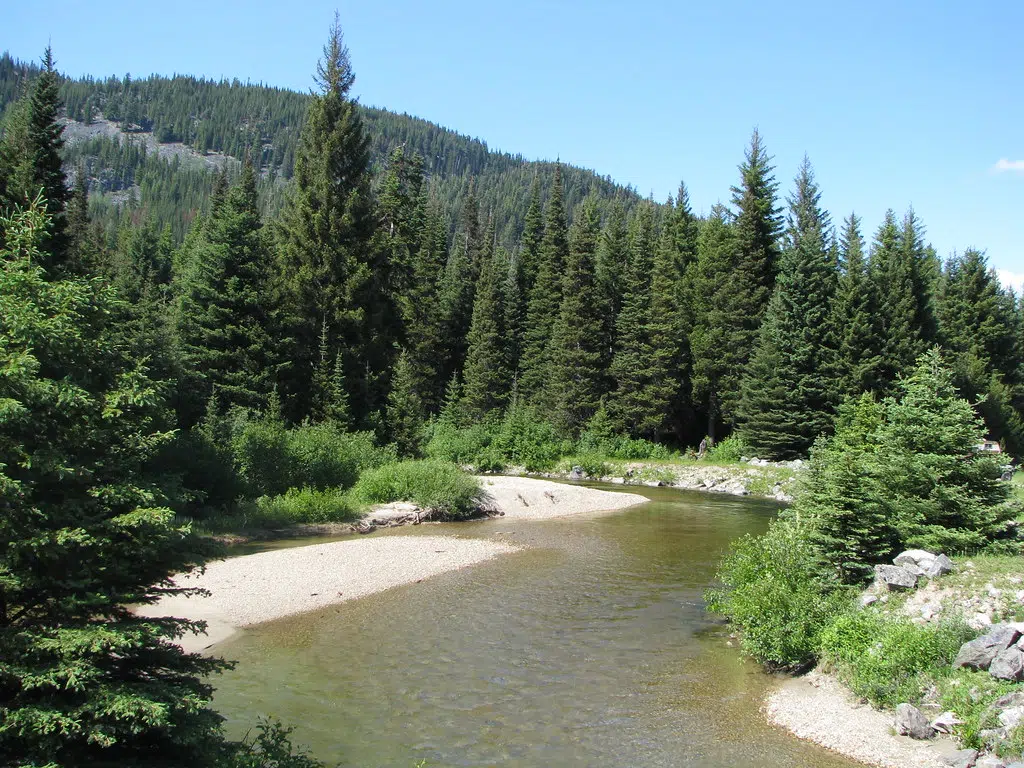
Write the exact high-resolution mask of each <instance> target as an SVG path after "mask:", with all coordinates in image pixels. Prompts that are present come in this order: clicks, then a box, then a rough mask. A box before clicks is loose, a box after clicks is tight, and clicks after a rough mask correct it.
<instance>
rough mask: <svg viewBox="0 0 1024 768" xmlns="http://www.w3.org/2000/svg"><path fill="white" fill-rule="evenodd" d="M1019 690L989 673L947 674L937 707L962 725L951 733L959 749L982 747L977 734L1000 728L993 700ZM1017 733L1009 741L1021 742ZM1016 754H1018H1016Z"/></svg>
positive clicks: (940, 689)
mask: <svg viewBox="0 0 1024 768" xmlns="http://www.w3.org/2000/svg"><path fill="white" fill-rule="evenodd" d="M1018 688H1019V686H1016V685H1013V684H1012V683H1008V682H1005V681H1002V680H997V679H996V678H994V677H992V675H990V674H989V673H988V672H971V671H969V670H966V669H958V670H955V671H950V672H949V673H948V674H947V675H946V676H945V677H943V678H942V679H940V680H939V684H938V689H939V706H941V707H942V708H943V710H948V711H950V712H955V713H956V716H957V717H958V718H959V719H960V720H962V721H963V722H962V723H961V724H960V725H958V726H956V728H955V729H954V733H955V734H956V736H957V738H958V739H959V740H960V742H961V743H962V745H963V746H964V747H966V748H970V749H980V748H981V747H982V746H984V744H983V743H982V739H981V737H980V736H979V734H980V732H981V731H983V730H986V729H988V728H996V727H998V726H999V719H998V712H997V710H996V709H995V708H994V707H993V706H992V704H993V703H994V702H995V700H996V699H998V698H999V697H1000V696H1004V695H1005V694H1007V693H1010V692H1012V691H1014V690H1017V689H1018ZM1017 731H1018V733H1015V734H1011V737H1015V738H1016V739H1017V740H1019V739H1020V735H1021V734H1020V733H1019V731H1020V729H1017ZM1016 754H1018V755H1019V754H1021V751H1020V750H1018V751H1017V752H1016Z"/></svg>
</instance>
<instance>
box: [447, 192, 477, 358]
mask: <svg viewBox="0 0 1024 768" xmlns="http://www.w3.org/2000/svg"><path fill="white" fill-rule="evenodd" d="M481 240H482V238H481V237H480V206H479V205H478V204H477V202H476V197H474V195H473V189H472V185H470V190H469V194H468V196H467V198H466V201H465V204H464V205H463V208H462V215H461V217H460V223H459V230H458V232H457V233H456V235H455V244H454V245H453V247H452V249H451V251H450V253H449V256H448V263H447V264H446V265H445V271H444V285H443V286H442V288H441V314H442V316H443V317H444V322H445V338H446V342H447V345H448V351H447V354H446V356H445V363H446V364H445V367H444V369H443V371H442V376H443V377H444V378H447V377H450V376H451V374H452V373H457V372H459V371H461V370H462V367H463V366H464V365H465V361H466V354H467V344H468V341H467V339H468V336H469V330H470V326H471V324H472V322H473V303H474V291H475V290H476V280H477V277H478V276H479V267H480V255H479V254H480V246H481Z"/></svg>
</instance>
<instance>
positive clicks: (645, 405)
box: [608, 203, 665, 435]
mask: <svg viewBox="0 0 1024 768" xmlns="http://www.w3.org/2000/svg"><path fill="white" fill-rule="evenodd" d="M629 246H630V253H629V263H628V264H627V265H626V273H625V276H624V280H623V287H624V290H623V300H622V311H620V312H619V316H618V318H616V324H615V326H616V327H615V356H614V357H613V358H612V366H611V375H612V378H613V379H614V381H615V389H614V390H613V391H612V392H611V394H610V396H609V402H608V410H609V413H610V415H611V418H612V421H613V423H614V424H615V425H616V427H617V428H618V429H619V430H620V431H621V432H626V433H628V434H630V435H641V434H643V435H649V434H650V433H651V431H652V429H653V428H654V427H653V424H652V421H653V420H655V419H658V418H661V419H663V418H664V416H665V414H664V413H663V412H661V413H658V412H657V411H658V406H659V405H660V403H651V402H649V400H648V395H649V392H648V391H647V385H648V383H649V370H648V366H649V365H650V362H651V359H650V358H651V355H650V352H651V342H650V336H649V332H650V322H651V270H652V264H653V262H654V251H655V249H656V244H655V235H654V206H653V205H652V204H651V203H646V204H644V205H641V206H640V207H639V208H638V209H637V212H636V216H635V217H634V219H633V221H632V222H631V226H630V243H629Z"/></svg>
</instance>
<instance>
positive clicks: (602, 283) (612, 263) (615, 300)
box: [594, 203, 629, 390]
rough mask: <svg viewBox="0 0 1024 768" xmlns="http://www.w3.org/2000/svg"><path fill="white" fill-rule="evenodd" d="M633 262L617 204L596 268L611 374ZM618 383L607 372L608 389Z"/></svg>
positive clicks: (604, 352) (604, 358) (604, 362)
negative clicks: (628, 266)
mask: <svg viewBox="0 0 1024 768" xmlns="http://www.w3.org/2000/svg"><path fill="white" fill-rule="evenodd" d="M628 261H629V232H628V230H627V228H626V214H625V211H624V210H623V207H622V205H621V203H615V204H614V205H613V206H612V209H611V212H610V213H609V215H608V220H607V221H606V222H605V226H604V229H603V230H602V232H601V239H600V242H599V243H598V248H597V262H596V264H595V267H594V271H595V276H596V280H597V289H598V291H597V300H598V302H599V304H600V307H601V315H602V318H603V320H602V323H601V369H602V370H604V371H606V372H607V371H609V370H610V369H611V364H612V356H613V353H614V350H615V321H616V319H617V318H618V316H619V312H620V311H621V309H622V290H623V286H622V281H623V277H624V275H625V271H626V263H627V262H628ZM612 386H614V382H613V381H612V380H611V378H610V377H609V376H608V374H607V373H606V375H605V385H604V389H605V390H609V389H611V387H612Z"/></svg>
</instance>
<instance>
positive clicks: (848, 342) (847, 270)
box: [832, 213, 881, 395]
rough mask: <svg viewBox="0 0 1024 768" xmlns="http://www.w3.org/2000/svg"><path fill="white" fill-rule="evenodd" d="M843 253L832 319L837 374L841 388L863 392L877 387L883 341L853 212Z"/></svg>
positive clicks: (845, 231)
mask: <svg viewBox="0 0 1024 768" xmlns="http://www.w3.org/2000/svg"><path fill="white" fill-rule="evenodd" d="M839 254H840V255H839V258H840V264H841V268H842V271H841V274H840V277H839V285H838V287H837V290H836V302H835V311H834V312H833V319H832V323H833V326H834V327H835V329H836V334H837V340H838V349H839V351H838V354H837V355H836V362H837V373H838V375H839V377H840V390H841V391H842V392H843V393H845V394H847V395H859V394H860V393H862V392H871V391H874V390H875V389H877V386H878V380H877V373H876V369H877V367H878V364H879V350H880V347H881V341H880V339H879V338H878V337H877V335H876V332H875V331H876V329H875V321H874V312H875V306H876V302H877V301H878V297H877V296H876V295H875V294H874V290H873V289H874V284H873V283H872V281H871V280H869V279H868V271H867V261H866V259H865V254H864V238H863V237H862V235H861V232H860V219H859V218H857V215H856V214H853V213H851V214H850V216H849V218H847V219H846V220H844V221H843V230H842V233H841V234H840V238H839Z"/></svg>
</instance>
